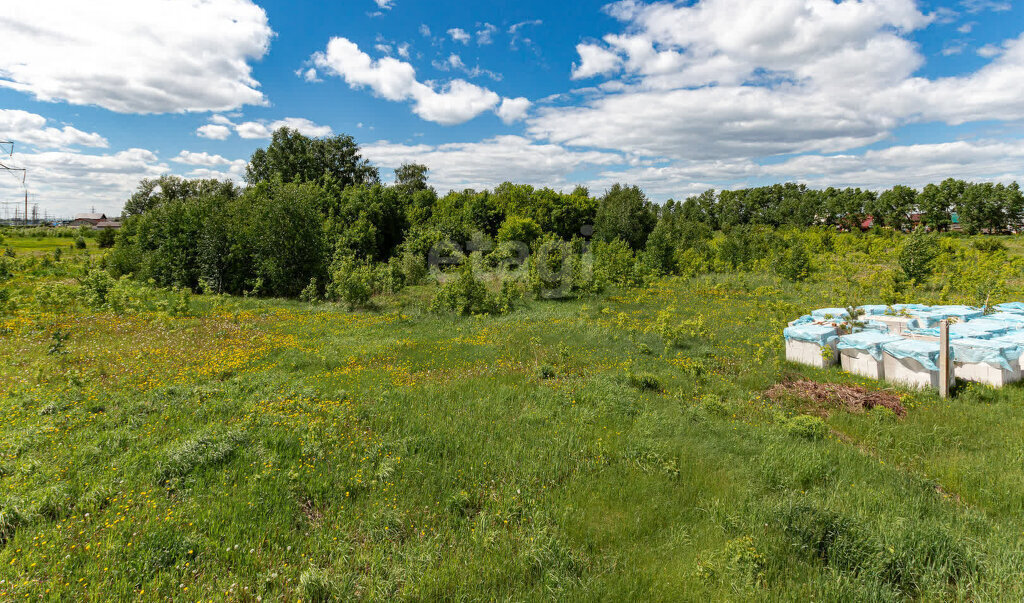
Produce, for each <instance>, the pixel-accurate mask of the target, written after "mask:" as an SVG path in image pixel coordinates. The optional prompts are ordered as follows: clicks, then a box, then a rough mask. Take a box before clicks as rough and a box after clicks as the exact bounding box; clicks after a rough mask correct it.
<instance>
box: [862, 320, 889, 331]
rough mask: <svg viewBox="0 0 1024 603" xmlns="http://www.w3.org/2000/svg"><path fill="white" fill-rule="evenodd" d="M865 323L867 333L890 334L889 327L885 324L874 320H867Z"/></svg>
mask: <svg viewBox="0 0 1024 603" xmlns="http://www.w3.org/2000/svg"><path fill="white" fill-rule="evenodd" d="M863 322H864V330H865V331H881V332H882V333H888V332H889V325H887V324H885V323H884V322H875V321H873V320H866V321H863Z"/></svg>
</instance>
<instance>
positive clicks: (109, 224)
mask: <svg viewBox="0 0 1024 603" xmlns="http://www.w3.org/2000/svg"><path fill="white" fill-rule="evenodd" d="M96 228H97V229H101V228H121V223H120V222H118V221H117V220H100V221H99V222H97V223H96Z"/></svg>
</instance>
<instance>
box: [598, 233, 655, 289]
mask: <svg viewBox="0 0 1024 603" xmlns="http://www.w3.org/2000/svg"><path fill="white" fill-rule="evenodd" d="M647 270H648V266H647V265H645V264H644V263H643V262H638V261H637V259H636V256H635V255H634V254H633V250H632V249H630V248H629V245H628V244H626V242H625V241H623V240H622V239H613V240H611V241H609V242H607V243H604V242H598V243H595V244H594V272H595V273H597V274H598V275H599V276H598V277H597V278H599V279H600V280H601V281H604V282H608V283H611V284H614V285H618V286H620V287H637V286H642V285H643V284H644V281H645V280H646V277H647V276H648V272H647Z"/></svg>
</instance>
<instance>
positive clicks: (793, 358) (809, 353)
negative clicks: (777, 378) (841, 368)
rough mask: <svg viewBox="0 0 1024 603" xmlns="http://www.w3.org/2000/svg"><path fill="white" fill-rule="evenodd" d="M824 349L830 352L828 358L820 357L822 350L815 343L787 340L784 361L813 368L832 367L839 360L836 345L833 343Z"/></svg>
mask: <svg viewBox="0 0 1024 603" xmlns="http://www.w3.org/2000/svg"><path fill="white" fill-rule="evenodd" d="M826 347H828V348H830V349H831V350H832V352H831V354H829V355H828V358H825V357H824V356H823V355H822V349H823V348H822V347H821V346H819V345H818V344H816V343H811V342H809V341H796V340H795V339H789V340H787V341H786V360H788V361H790V362H796V363H798V364H806V365H807V366H813V367H815V368H825V367H828V366H832V365H833V364H835V363H836V362H838V360H839V354H838V351H837V350H836V344H835V342H833V343H830V344H829V345H828V346H826Z"/></svg>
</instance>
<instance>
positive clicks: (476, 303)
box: [430, 262, 493, 314]
mask: <svg viewBox="0 0 1024 603" xmlns="http://www.w3.org/2000/svg"><path fill="white" fill-rule="evenodd" d="M492 310H493V306H492V305H491V300H490V299H489V296H488V294H487V287H486V286H485V285H484V284H483V282H481V281H480V280H479V279H478V278H477V277H476V275H475V274H473V266H472V264H471V263H470V262H465V263H463V265H462V268H461V269H460V270H459V275H458V276H457V277H455V278H454V279H451V280H449V281H448V282H446V283H445V284H444V285H442V286H441V289H440V290H439V291H438V292H437V296H436V297H434V301H432V302H431V303H430V311H431V312H441V311H448V312H456V313H458V314H488V313H490V312H491V311H492Z"/></svg>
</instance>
